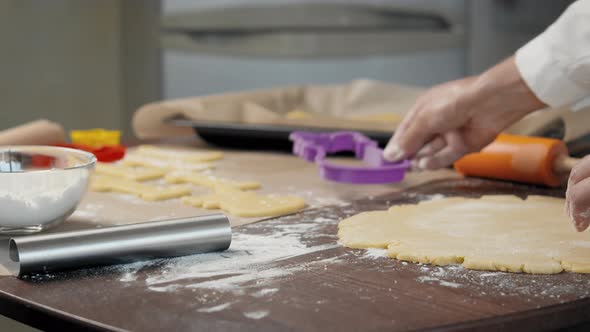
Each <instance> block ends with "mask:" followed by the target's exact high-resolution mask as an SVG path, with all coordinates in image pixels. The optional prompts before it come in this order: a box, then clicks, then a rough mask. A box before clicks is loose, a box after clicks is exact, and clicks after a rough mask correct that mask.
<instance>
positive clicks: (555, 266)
mask: <svg viewBox="0 0 590 332" xmlns="http://www.w3.org/2000/svg"><path fill="white" fill-rule="evenodd" d="M564 203H565V201H564V200H563V199H560V198H552V197H546V196H529V197H528V198H527V199H526V200H522V199H520V198H518V197H516V196H510V195H498V196H483V197H482V198H480V199H474V198H459V197H454V198H444V199H440V200H433V201H426V202H421V203H419V204H416V205H399V206H392V207H391V208H390V209H389V210H388V211H372V212H363V213H360V214H357V215H355V216H353V217H350V218H347V219H344V220H342V221H341V222H340V224H339V226H338V227H339V231H338V236H339V238H340V242H341V243H343V244H344V245H345V246H347V247H350V248H387V249H388V251H387V253H388V255H389V256H390V257H392V258H396V259H399V260H404V261H412V262H419V263H428V264H435V265H448V264H462V265H463V266H464V267H465V268H468V269H474V270H490V271H507V272H524V273H539V274H554V273H559V272H562V271H564V270H565V271H571V272H578V273H590V233H589V232H585V233H578V232H576V231H575V230H574V229H573V227H571V225H570V222H569V220H568V219H567V217H566V215H565V212H564Z"/></svg>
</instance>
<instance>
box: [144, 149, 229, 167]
mask: <svg viewBox="0 0 590 332" xmlns="http://www.w3.org/2000/svg"><path fill="white" fill-rule="evenodd" d="M134 153H137V154H140V155H142V156H146V157H152V158H160V159H164V160H168V161H177V162H185V163H203V162H208V161H214V160H219V159H221V158H223V152H221V151H190V150H174V149H166V148H161V147H157V146H152V145H140V146H138V147H137V149H136V150H135V152H134Z"/></svg>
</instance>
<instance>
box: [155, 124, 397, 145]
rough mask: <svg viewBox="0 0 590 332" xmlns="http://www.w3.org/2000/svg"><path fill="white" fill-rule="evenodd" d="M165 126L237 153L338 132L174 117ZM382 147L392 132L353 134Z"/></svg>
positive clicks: (327, 129)
mask: <svg viewBox="0 0 590 332" xmlns="http://www.w3.org/2000/svg"><path fill="white" fill-rule="evenodd" d="M166 122H167V123H169V124H173V125H175V126H181V127H191V128H193V129H194V130H195V132H196V134H197V135H199V136H200V137H201V138H202V139H203V140H205V141H207V142H208V143H210V144H213V145H217V146H223V147H230V148H239V149H270V150H290V149H291V147H292V144H291V142H290V141H289V134H290V133H291V132H293V131H298V130H305V131H316V132H332V131H342V129H340V128H338V129H336V128H318V127H299V126H286V125H264V124H260V125H253V124H245V123H238V122H211V121H207V122H200V121H194V120H189V119H186V118H184V117H174V118H170V119H168V120H166ZM355 131H357V132H361V133H363V134H365V135H366V136H368V137H370V138H371V139H373V140H375V141H377V142H379V145H380V146H382V147H383V146H385V144H387V141H388V140H389V139H390V138H391V134H392V133H393V131H392V132H384V131H367V130H355Z"/></svg>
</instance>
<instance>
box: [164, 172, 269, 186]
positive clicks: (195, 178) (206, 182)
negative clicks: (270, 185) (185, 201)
mask: <svg viewBox="0 0 590 332" xmlns="http://www.w3.org/2000/svg"><path fill="white" fill-rule="evenodd" d="M165 179H166V181H167V182H168V183H192V184H195V185H197V186H203V187H207V188H210V189H215V188H216V187H218V186H228V187H231V188H235V189H240V190H251V189H258V188H260V183H259V182H255V181H233V180H227V179H219V178H216V177H214V176H212V175H206V174H199V173H182V172H176V173H170V174H168V175H166V178H165Z"/></svg>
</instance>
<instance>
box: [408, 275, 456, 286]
mask: <svg viewBox="0 0 590 332" xmlns="http://www.w3.org/2000/svg"><path fill="white" fill-rule="evenodd" d="M416 280H418V281H420V282H436V283H438V284H439V285H441V286H445V287H452V288H459V287H461V284H458V283H456V282H450V281H445V280H440V279H438V278H434V277H429V276H421V277H418V278H416Z"/></svg>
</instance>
